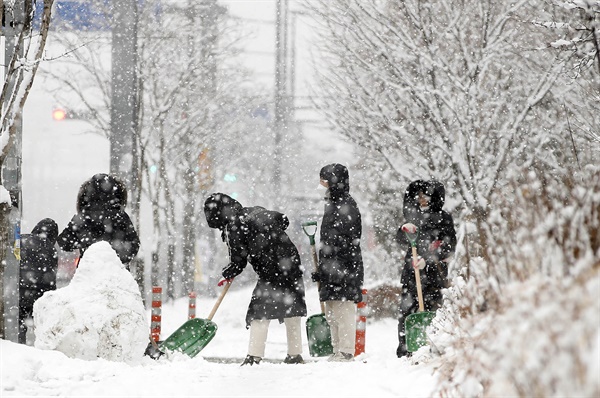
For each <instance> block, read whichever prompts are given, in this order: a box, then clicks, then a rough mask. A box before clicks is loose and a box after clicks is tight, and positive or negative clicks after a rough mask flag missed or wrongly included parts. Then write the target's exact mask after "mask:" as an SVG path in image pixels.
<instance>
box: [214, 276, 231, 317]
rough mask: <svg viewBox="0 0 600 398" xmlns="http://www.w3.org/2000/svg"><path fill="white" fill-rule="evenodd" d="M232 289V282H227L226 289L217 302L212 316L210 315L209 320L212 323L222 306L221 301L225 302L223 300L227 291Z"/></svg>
mask: <svg viewBox="0 0 600 398" xmlns="http://www.w3.org/2000/svg"><path fill="white" fill-rule="evenodd" d="M230 287H231V282H227V283H225V287H224V288H223V290H222V291H221V295H220V296H219V298H218V299H217V302H216V303H215V305H214V307H213V309H212V311H211V312H210V314H209V315H208V320H209V321H212V319H213V316H215V313H216V312H217V309H218V308H219V306H220V305H221V301H223V298H224V297H225V294H226V293H227V291H228V290H229V288H230Z"/></svg>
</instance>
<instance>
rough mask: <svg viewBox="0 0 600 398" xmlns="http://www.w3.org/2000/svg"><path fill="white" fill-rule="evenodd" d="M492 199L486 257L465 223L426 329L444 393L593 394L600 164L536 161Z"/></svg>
mask: <svg viewBox="0 0 600 398" xmlns="http://www.w3.org/2000/svg"><path fill="white" fill-rule="evenodd" d="M496 198H497V199H498V201H497V208H498V211H497V213H496V214H492V216H491V220H492V222H491V223H490V230H492V231H495V232H496V234H495V235H492V238H493V239H491V240H490V243H491V244H492V245H493V248H492V249H493V250H490V253H492V256H491V264H489V263H487V262H485V261H484V260H483V259H482V258H479V257H472V256H471V255H470V254H469V250H467V245H468V244H467V242H468V239H467V236H468V234H467V232H468V231H469V227H468V225H466V224H463V225H461V228H460V229H459V245H458V247H457V258H456V259H455V261H454V262H453V264H452V268H451V270H452V276H453V277H452V281H453V283H452V285H451V287H450V288H449V289H446V290H445V291H444V295H445V301H444V307H443V308H442V309H441V310H439V311H438V314H437V316H436V318H435V319H434V321H433V322H432V325H431V327H430V328H429V331H428V332H429V333H428V336H429V337H430V339H431V346H432V348H433V349H434V351H435V352H439V353H441V354H442V358H443V363H444V365H443V366H442V368H441V370H442V373H443V376H442V377H440V380H444V382H443V383H442V385H441V386H440V392H441V394H442V395H450V396H482V395H485V396H497V395H514V396H562V395H564V396H597V395H598V394H599V391H600V382H599V380H598V377H597V376H598V371H599V365H598V364H599V362H598V359H599V358H600V352H599V339H600V335H599V331H600V328H599V326H598V325H600V170H599V169H598V168H597V167H594V166H587V167H584V168H583V169H582V170H581V171H579V172H574V173H572V174H567V173H557V172H556V171H555V172H554V173H549V172H547V171H543V170H540V169H536V168H532V169H531V170H530V171H529V172H527V173H523V177H522V178H520V177H519V178H515V179H513V180H511V181H509V183H508V185H507V186H506V187H505V189H503V190H502V192H500V193H499V194H498V195H497V196H496Z"/></svg>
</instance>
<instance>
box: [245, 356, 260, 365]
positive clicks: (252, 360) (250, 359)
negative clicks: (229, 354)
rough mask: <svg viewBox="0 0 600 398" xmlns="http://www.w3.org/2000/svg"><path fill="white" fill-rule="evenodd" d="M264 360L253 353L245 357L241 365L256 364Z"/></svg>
mask: <svg viewBox="0 0 600 398" xmlns="http://www.w3.org/2000/svg"><path fill="white" fill-rule="evenodd" d="M261 360H262V358H261V357H255V356H252V355H246V359H244V362H242V364H241V365H240V366H244V365H250V366H252V365H254V364H257V365H258V364H259V363H260V361H261Z"/></svg>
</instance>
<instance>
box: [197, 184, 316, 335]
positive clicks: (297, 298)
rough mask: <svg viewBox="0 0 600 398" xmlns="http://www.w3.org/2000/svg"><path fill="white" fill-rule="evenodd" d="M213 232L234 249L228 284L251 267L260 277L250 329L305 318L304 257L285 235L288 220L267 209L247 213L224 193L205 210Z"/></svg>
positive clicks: (248, 209) (249, 314)
mask: <svg viewBox="0 0 600 398" xmlns="http://www.w3.org/2000/svg"><path fill="white" fill-rule="evenodd" d="M204 213H205V215H206V219H207V221H208V225H209V227H211V228H218V229H220V230H221V237H222V238H223V241H224V242H225V243H227V246H228V248H229V264H228V265H227V266H226V267H224V268H223V272H222V275H223V278H226V279H231V278H234V277H236V276H237V275H239V274H240V273H241V272H242V271H243V270H244V268H245V267H246V265H247V263H248V262H250V264H252V268H253V269H254V271H255V272H256V274H257V275H258V282H257V284H256V287H255V288H254V291H253V292H252V299H251V300H250V305H249V307H248V312H247V314H246V325H247V326H249V325H250V322H251V321H252V320H254V319H278V320H279V321H280V322H283V319H284V318H291V317H297V316H306V303H305V299H304V282H303V279H302V274H303V272H302V268H301V263H300V255H299V254H298V250H297V249H296V246H295V245H294V244H293V243H292V241H291V240H290V238H289V236H288V235H287V233H286V232H285V230H286V229H287V227H288V225H289V221H288V219H287V217H286V216H285V215H283V214H281V213H279V212H275V211H268V210H266V209H264V208H262V207H259V206H257V207H242V205H241V204H240V203H239V202H237V201H236V200H235V199H233V198H231V197H229V196H227V195H225V194H221V193H216V194H213V195H211V196H210V197H209V198H208V199H207V200H206V201H205V205H204Z"/></svg>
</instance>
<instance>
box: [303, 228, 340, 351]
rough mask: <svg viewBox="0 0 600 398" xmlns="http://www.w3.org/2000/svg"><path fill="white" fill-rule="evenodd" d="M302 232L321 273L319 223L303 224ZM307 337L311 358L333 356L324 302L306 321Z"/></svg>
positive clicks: (315, 264)
mask: <svg viewBox="0 0 600 398" xmlns="http://www.w3.org/2000/svg"><path fill="white" fill-rule="evenodd" d="M309 227H315V230H314V232H313V233H312V234H311V233H309V231H308V230H307V228H309ZM302 230H303V231H304V233H305V234H306V236H308V239H309V241H310V250H311V252H312V259H313V264H314V266H315V271H317V272H319V260H318V259H317V249H316V248H315V234H316V232H317V222H316V221H309V222H306V223H304V224H302ZM320 285H321V284H320V283H319V282H317V292H318V291H319V290H320ZM306 335H307V337H308V351H309V353H310V356H311V357H324V356H328V355H331V354H333V345H332V344H331V329H330V328H329V324H328V323H327V320H326V319H325V304H323V302H321V313H320V314H315V315H311V316H309V317H308V318H307V319H306Z"/></svg>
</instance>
